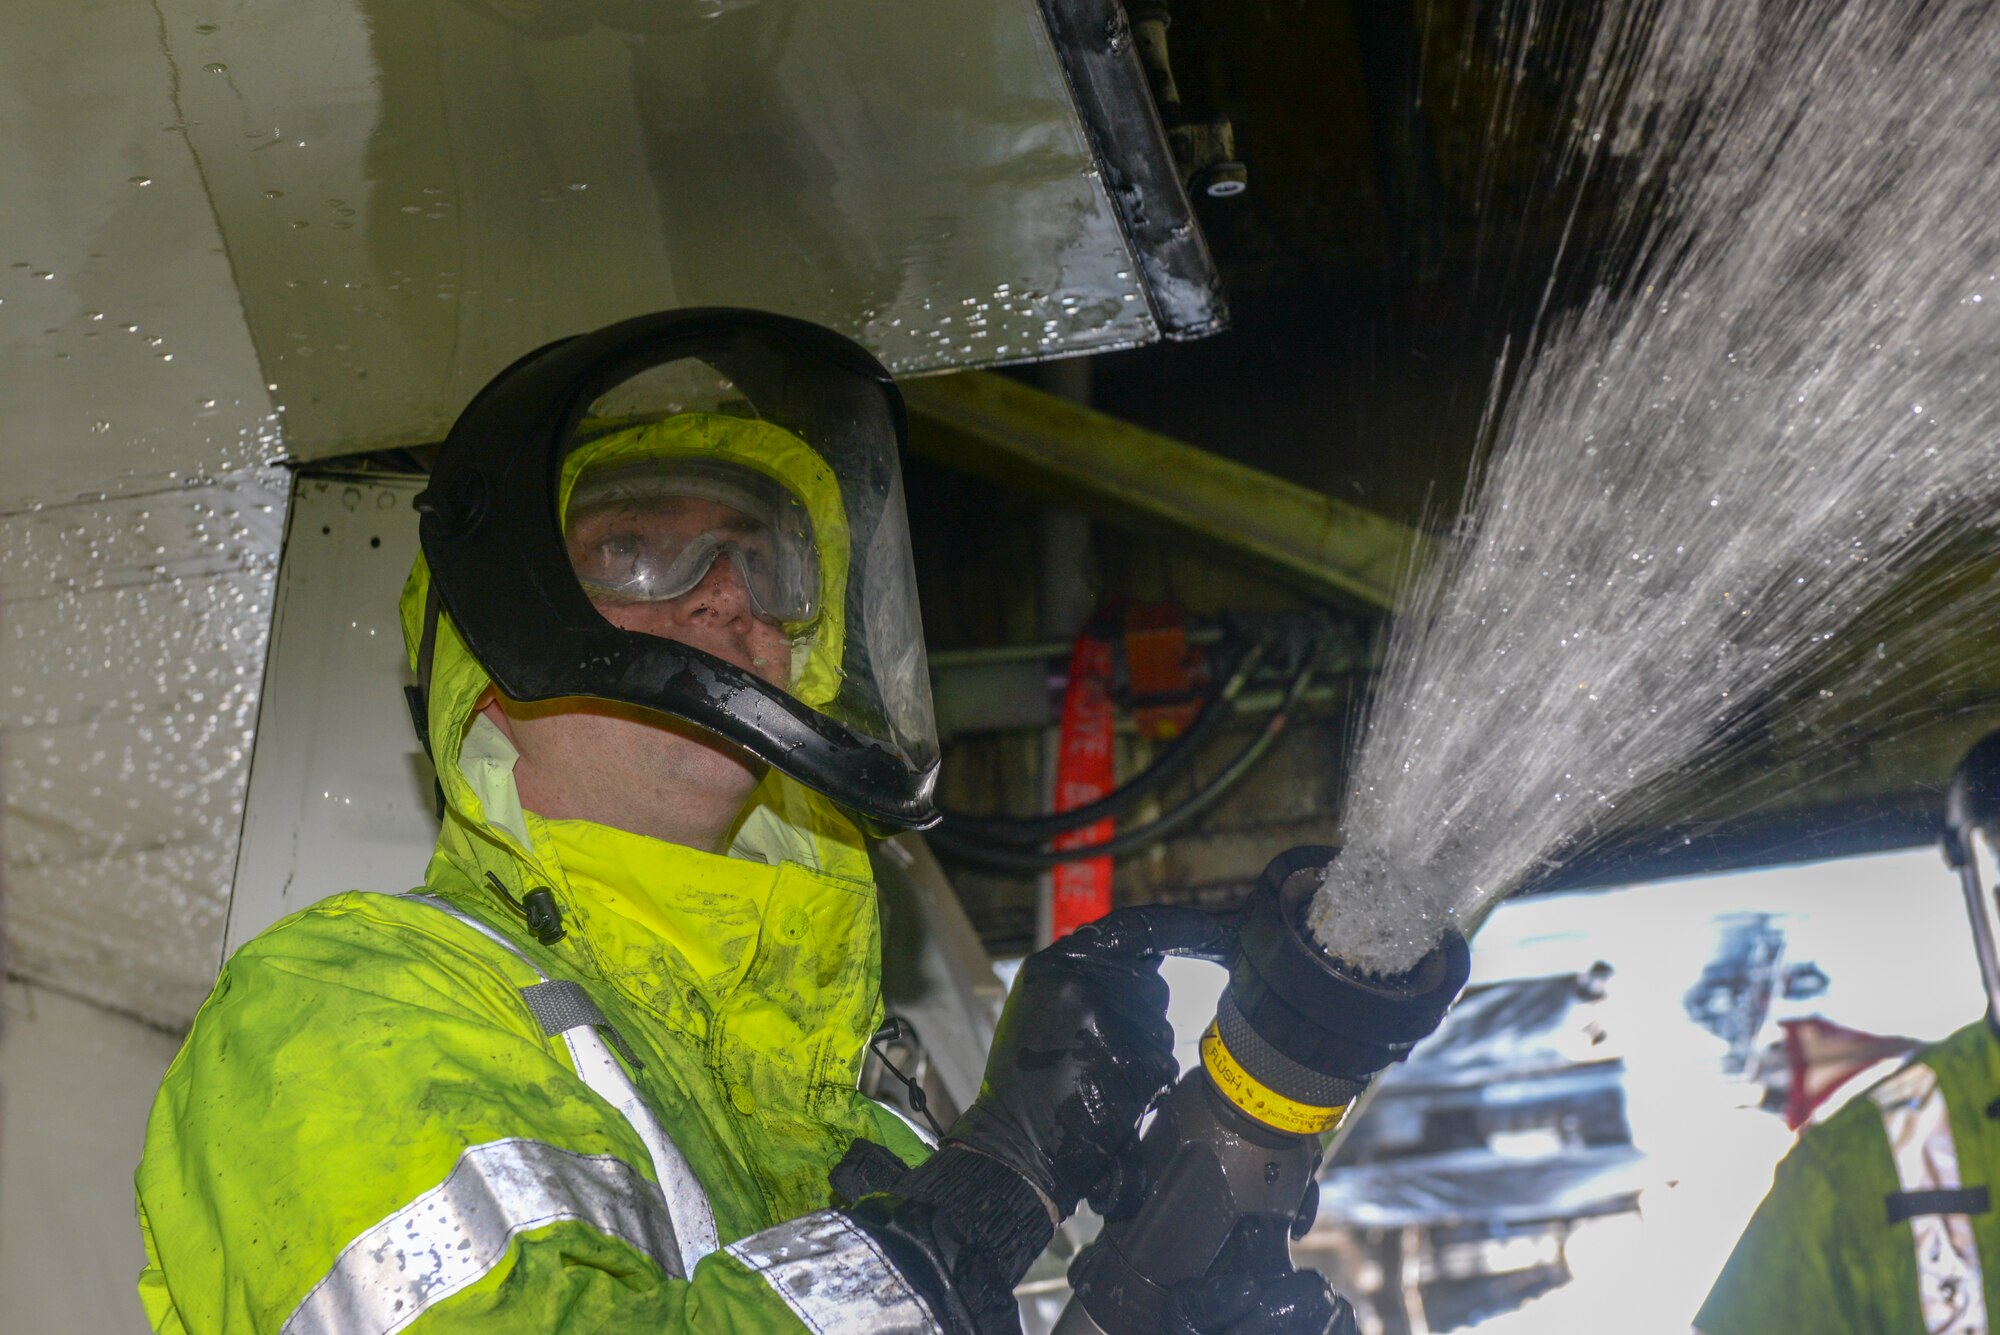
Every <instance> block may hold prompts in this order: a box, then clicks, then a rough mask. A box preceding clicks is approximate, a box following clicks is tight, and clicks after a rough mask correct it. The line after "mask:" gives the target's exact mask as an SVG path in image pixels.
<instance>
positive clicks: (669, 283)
mask: <svg viewBox="0 0 2000 1335" xmlns="http://www.w3.org/2000/svg"><path fill="white" fill-rule="evenodd" d="M160 9H161V13H162V17H163V32H164V38H165V42H166V46H167V50H168V53H169V56H170V58H171V60H172V63H173V66H174V71H175V76H176V79H177V88H178V105H179V109H180V113H181V116H182V118H183V120H184V121H185V123H186V125H187V135H188V139H189V141H190V142H191V143H192V144H193V146H194V150H195V155H196V157H197V159H198V160H199V163H200V167H201V171H202V173H203V176H204V179H205V180H206V182H207V185H208V189H209V195H210V198H211V199H212V201H213V202H214V206H215V210H216V216H217V219H218V222H219V224H220V227H221V231H222V235H223V238H224V241H225V244H226V246H227V248H228V252H229V258H230V261H231V264H232V266H233V268H234V272H235V278H236V282H237V285H238V287H239V289H240V292H241V296H242V302H243V307H244V310H245V312H246V314H247V317H248V322H249V325H250V329H251V333H252V335H253V337H254V339H255V341H256V345H257V350H258V353H259V355H260V357H261V359H262V364H263V367H264V370H265V373H266V378H267V380H268V381H269V382H271V383H272V384H275V385H276V386H277V388H276V391H275V395H276V398H277V400H278V402H279V403H280V404H282V405H283V409H284V413H285V419H284V420H285V428H286V441H287V444H288V447H289V449H290V451H291V453H292V454H293V455H294V456H296V457H300V458H314V457H323V456H325V455H328V454H332V453H339V452H343V451H347V450H352V449H355V448H357V447H359V446H362V445H368V446H380V445H387V444H395V443H402V442H411V441H418V440H428V439H436V438H438V437H439V436H441V435H442V434H443V432H444V430H445V428H446V427H447V426H448V425H449V423H450V421H451V420H452V418H453V417H454V416H455V415H456V413H457V412H458V410H459V409H460V408H461V407H463V406H464V404H465V402H466V400H467V399H468V398H469V397H470V396H471V395H472V393H473V392H474V391H475V390H477V389H478V388H479V386H480V385H482V384H483V383H484V382H485V381H486V380H487V379H488V378H489V377H490V376H492V375H493V374H494V373H495V372H496V371H498V370H499V369H500V368H501V367H503V366H505V365H506V364H507V363H508V362H510V361H512V360H513V359H514V358H516V357H518V356H520V355H521V354H522V353H524V352H526V351H528V350H529V349H531V348H533V347H535V346H537V345H539V344H540V343H542V342H544V341H546V340H548V339H550V338H552V337H555V336H558V335H561V334H568V333H573V332H577V331H580V330H585V329H589V328H592V327H595V326H597V325H600V324H603V323H606V322H608V321H610V320H613V319H617V318H621V317H624V316H628V315H633V314H637V313H640V312H643V311H647V310H652V309H657V308H661V307H668V306H676V305H701V304H715V305H742V306H756V307H763V308H767V309H772V310H778V311H782V312H786V313H789V314H793V315H799V316H803V317H805V318H808V319H814V320H818V321H820V322H823V323H826V324H829V325H832V326H833V327H835V328H838V329H840V330H842V331H843V332H846V333H848V334H851V335H853V336H854V337H856V338H858V339H859V340H860V341H862V342H863V343H865V344H867V345H868V346H870V347H871V348H873V349H874V350H875V351H876V352H878V353H879V354H880V355H881V356H882V357H883V358H884V360H885V361H887V363H888V364H889V365H890V366H891V368H892V369H895V370H897V371H900V372H910V371H921V370H926V369H933V368H940V367H946V366H961V365H978V364H985V363H994V362H1003V361H1016V360H1024V359H1029V358H1035V357H1042V356H1048V355H1053V354H1057V353H1062V352H1079V351H1086V350H1093V349H1103V348H1113V347H1122V346H1129V345H1131V344H1135V343H1139V342H1144V341H1147V340H1150V339H1151V338H1153V337H1155V334H1156V329H1155V325H1154V323H1153V317H1152V315H1151V313H1150V311H1149V308H1148V305H1147V302H1146V299H1145V292H1144V289H1143V287H1142V285H1141V282H1140V281H1139V279H1138V278H1137V277H1136V276H1135V271H1136V270H1137V267H1138V266H1137V264H1136V262H1135V260H1134V259H1133V256H1132V252H1131V249H1130V247H1129V246H1128V244H1127V242H1126V240H1125V236H1124V233H1123V231H1122V230H1121V228H1120V224H1119V220H1118V217H1117V214H1116V211H1115V210H1114V208H1113V207H1112V204H1111V201H1110V199H1109V197H1108V195H1107V193H1106V190H1105V186H1104V183H1103V181H1102V180H1101V179H1100V176H1099V173H1098V171H1097V168H1096V165H1095V159H1094V158H1093V156H1092V154H1091V151H1090V148H1089V146H1088V144H1087V142H1086V140H1085V137H1084V134H1083V131H1082V129H1081V128H1080V125H1079V123H1078V121H1077V117H1076V113H1075V110H1074V108H1073V107H1072V105H1071V102H1070V100H1069V91H1068V87H1067V85H1066V82H1065V77H1064V74H1063V70H1062V67H1061V64H1060V62H1059V61H1058V60H1057V59H1056V55H1055V51H1054V48H1053V46H1052V44H1051V39H1050V37H1049V33H1048V30H1047V28H1046V26H1045V24H1044V22H1043V20H1042V17H1041V14H1040V11H1039V9H1038V7H1037V5H1036V3H1035V0H928V3H925V4H922V5H897V6H881V5H853V4H826V3H817V4H815V3H806V2H805V0H747V2H746V0H659V2H658V3H654V4H648V5H632V4H613V3H597V4H589V3H580V2H576V0H563V2H562V3H556V2H555V0H547V2H543V0H507V3H499V2H498V0H297V2H296V3H292V4H287V5H278V6H256V7H251V6H245V5H240V4H234V3H228V2H227V0H164V3H162V4H161V6H160Z"/></svg>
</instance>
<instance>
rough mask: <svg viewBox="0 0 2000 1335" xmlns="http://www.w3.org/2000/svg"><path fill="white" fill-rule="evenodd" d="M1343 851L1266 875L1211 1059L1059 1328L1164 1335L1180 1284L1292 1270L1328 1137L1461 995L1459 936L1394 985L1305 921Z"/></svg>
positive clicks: (1151, 1149)
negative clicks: (1214, 1275) (1295, 1240)
mask: <svg viewBox="0 0 2000 1335" xmlns="http://www.w3.org/2000/svg"><path fill="white" fill-rule="evenodd" d="M1338 851H1339V850H1337V849H1332V848H1319V847H1302V848H1295V849H1292V850H1290V851H1289V852H1286V853H1282V854H1280V855H1279V856H1278V857H1277V858H1275V859H1273V860H1272V862H1271V864H1270V865H1269V866H1267V867H1266V868H1265V869H1264V873H1263V875H1262V876H1261V877H1260V878H1259V879H1258V883H1257V888H1256V890H1255V892H1254V893H1253V894H1252V895H1251V898H1250V902H1249V904H1248V906H1247V909H1246V910H1245V915H1244V918H1243V921H1242V925H1241V928H1240V930H1239V936H1238V945H1237V950H1236V956H1235V958H1234V959H1233V960H1232V961H1231V962H1230V965H1229V986H1228V987H1227V988H1226V989H1225V990H1224V991H1223V994H1222V999H1221V1001H1220V1002H1219V1003H1218V1004H1217V1006H1216V1014H1215V1019H1214V1020H1213V1021H1212V1022H1211V1023H1210V1024H1209V1026H1208V1029H1207V1031H1206V1032H1205V1033H1204V1034H1203V1035H1202V1040H1201V1065H1200V1067H1199V1068H1197V1069H1195V1070H1192V1071H1189V1072H1188V1073H1187V1074H1186V1075H1184V1076H1182V1077H1181V1079H1180V1082H1179V1083H1178V1084H1176V1085H1175V1086H1174V1088H1173V1090H1172V1092H1170V1093H1169V1094H1168V1095H1167V1097H1166V1099H1165V1100H1164V1101H1163V1102H1162V1103H1161V1104H1160V1106H1159V1108H1158V1109H1157V1110H1156V1111H1155V1113H1154V1117H1153V1121H1152V1124H1151V1125H1150V1126H1149V1127H1148V1128H1147V1129H1146V1133H1145V1135H1144V1136H1143V1137H1142V1138H1141V1140H1140V1143H1139V1152H1138V1154H1137V1156H1136V1158H1135V1159H1134V1160H1133V1161H1132V1164H1131V1165H1130V1166H1127V1167H1126V1168H1124V1169H1123V1170H1121V1172H1120V1173H1119V1175H1118V1176H1117V1177H1116V1178H1115V1179H1114V1181H1113V1183H1112V1186H1111V1188H1110V1190H1109V1192H1108V1196H1109V1199H1108V1200H1107V1201H1106V1202H1105V1204H1104V1208H1103V1214H1104V1218H1105V1225H1104V1231H1103V1233H1102V1234H1100V1235H1099V1236H1098V1238H1097V1240H1096V1241H1094V1242H1092V1243H1091V1244H1090V1245H1089V1246H1088V1247H1086V1248H1085V1249H1084V1250H1083V1251H1082V1252H1081V1253H1080V1254H1078V1256H1077V1258H1076V1260H1075V1261H1074V1262H1073V1263H1072V1264H1071V1266H1070V1270H1069V1278H1070V1284H1071V1287H1072V1288H1073V1289H1074V1290H1075V1296H1074V1297H1073V1298H1072V1299H1071V1300H1070V1303H1069V1305H1068V1307H1066V1308H1065V1309H1064V1311H1063V1315H1062V1319H1061V1320H1060V1321H1059V1322H1057V1324H1056V1328H1055V1329H1056V1332H1057V1335H1139V1333H1140V1332H1155V1331H1159V1330H1161V1329H1163V1328H1164V1326H1165V1313H1166V1309H1167V1303H1168V1300H1169V1297H1170V1295H1171V1293H1172V1290H1173V1288H1174V1286H1175V1285H1176V1284H1179V1283H1181V1282H1183V1281H1185V1280H1189V1279H1195V1278H1199V1277H1201V1276H1203V1275H1205V1274H1208V1273H1209V1272H1210V1271H1211V1269H1212V1268H1214V1267H1216V1266H1217V1265H1218V1263H1220V1264H1221V1265H1224V1266H1227V1267H1229V1268H1231V1269H1233V1270H1238V1271H1247V1272H1249V1273H1255V1274H1262V1275H1276V1274H1282V1273H1284V1272H1285V1271H1288V1270H1290V1269H1291V1252H1290V1242H1291V1240H1292V1237H1293V1234H1294V1224H1295V1223H1296V1222H1297V1221H1299V1220H1300V1219H1301V1218H1302V1217H1304V1218H1308V1219H1309V1214H1307V1213H1306V1212H1305V1211H1304V1206H1305V1203H1306V1201H1307V1199H1308V1196H1309V1195H1311V1194H1312V1193H1313V1192H1314V1188H1315V1176H1314V1174H1315V1171H1316V1170H1317V1169H1318V1167H1319V1162H1320V1156H1321V1152H1322V1144H1323V1142H1322V1137H1324V1136H1325V1135H1326V1133H1328V1132H1329V1131H1332V1130H1333V1129H1334V1128H1335V1127H1337V1126H1338V1125H1339V1124H1340V1121H1341V1119H1342V1118H1343V1117H1344V1116H1345V1115H1346V1112H1347V1110H1348V1109H1349V1108H1351V1107H1352V1106H1353V1105H1354V1102H1355V1100H1356V1099H1358V1098H1359V1097H1360V1096H1361V1094H1362V1093H1363V1092H1364V1091H1365V1090H1366V1089H1367V1088H1368V1086H1369V1084H1370V1083H1371V1082H1372V1081H1373V1079H1374V1077H1375V1075H1376V1074H1377V1073H1378V1072H1379V1071H1381V1070H1382V1069H1383V1068H1385V1067H1387V1066H1389V1065H1390V1064H1391V1063H1393V1062H1398V1061H1401V1060H1402V1059H1403V1058H1404V1057H1405V1056H1407V1055H1408V1054H1409V1051H1410V1049H1411V1048H1412V1047H1414V1046H1415V1045H1416V1043H1417V1042H1418V1040H1420V1039H1422V1038H1423V1037H1424V1036H1426V1035H1427V1034H1429V1033H1430V1032H1431V1031H1432V1030H1434V1029H1436V1028H1437V1026H1438V1022H1439V1021H1440V1020H1441V1019H1443V1018H1444V1013H1445V1010H1446V1008H1447V1007H1449V1006H1450V1005H1451V1003H1452V1002H1453V1001H1454V1000H1455V999H1456V998H1457V997H1458V993H1459V990H1460V989H1461V988H1463V987H1464V986H1465V980H1466V976H1467V973H1468V971H1469V970H1470V967H1471V957H1470V954H1469V952H1468V951H1467V948H1466V944H1465V939H1464V938H1463V937H1461V936H1460V935H1459V934H1458V933H1457V932H1456V931H1452V930H1450V929H1446V930H1445V931H1444V932H1443V935H1442V937H1441V939H1440V940H1439V941H1438V942H1437V944H1436V945H1434V946H1433V947H1432V948H1431V949H1430V950H1429V952H1428V953H1426V954H1425V955H1424V956H1423V957H1422V958H1421V959H1419V960H1418V961H1417V963H1416V964H1415V966H1414V967H1412V968H1410V969H1409V970H1407V971H1406V972H1404V973H1401V974H1396V975H1392V976H1387V977H1383V976H1378V975H1374V974H1369V973H1365V972H1363V971H1361V970H1359V969H1356V968H1354V967H1353V966H1351V965H1346V964H1343V963H1342V962H1341V961H1339V960H1336V959H1334V958H1333V957H1331V956H1330V955H1328V954H1327V953H1326V952H1325V951H1324V950H1322V949H1321V948H1320V947H1319V945H1318V944H1317V943H1316V941H1315V939H1314V936H1313V932H1312V930H1311V928H1310V927H1309V926H1308V925H1307V921H1306V914H1307V910H1308V906H1309V905H1310V904H1311V902H1312V899H1313V896H1314V894H1315V892H1316V891H1318V889H1319V888H1320V886H1321V884H1322V883H1323V882H1324V880H1325V878H1326V873H1327V869H1328V867H1329V866H1330V865H1331V864H1332V862H1333V860H1334V857H1335V855H1336V853H1337V852H1338Z"/></svg>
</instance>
